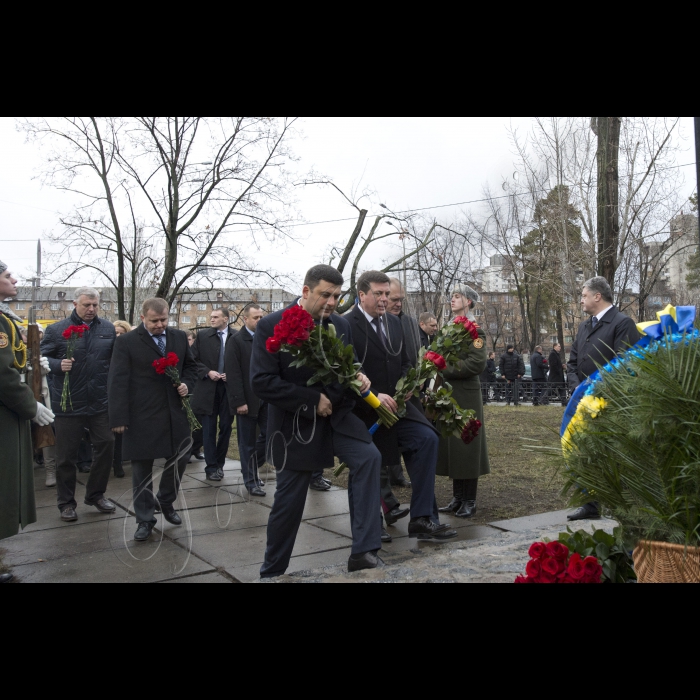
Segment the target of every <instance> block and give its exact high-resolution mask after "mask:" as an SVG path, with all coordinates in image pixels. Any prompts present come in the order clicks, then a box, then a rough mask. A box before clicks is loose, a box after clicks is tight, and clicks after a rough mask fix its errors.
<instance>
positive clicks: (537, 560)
mask: <svg viewBox="0 0 700 700" xmlns="http://www.w3.org/2000/svg"><path fill="white" fill-rule="evenodd" d="M525 573H526V575H525V576H518V578H517V579H516V581H515V583H517V584H519V585H522V584H547V585H551V584H600V583H601V582H602V580H603V567H602V566H601V565H600V562H599V561H598V559H596V558H595V557H587V558H586V559H582V558H581V555H580V554H578V553H573V554H572V553H571V551H570V550H569V548H568V547H567V546H566V545H564V544H562V543H561V542H549V543H548V544H545V543H544V542H535V544H533V545H532V547H530V561H529V563H528V565H527V570H526V572H525Z"/></svg>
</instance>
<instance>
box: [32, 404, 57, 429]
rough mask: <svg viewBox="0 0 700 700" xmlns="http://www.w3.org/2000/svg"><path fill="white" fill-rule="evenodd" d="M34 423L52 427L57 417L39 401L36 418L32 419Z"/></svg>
mask: <svg viewBox="0 0 700 700" xmlns="http://www.w3.org/2000/svg"><path fill="white" fill-rule="evenodd" d="M32 420H33V422H34V423H36V424H37V425H41V426H47V425H51V423H53V422H54V421H55V420H56V416H55V415H54V414H53V411H51V410H50V409H48V408H46V406H44V404H43V403H39V402H38V401H37V404H36V416H34V418H33V419H32Z"/></svg>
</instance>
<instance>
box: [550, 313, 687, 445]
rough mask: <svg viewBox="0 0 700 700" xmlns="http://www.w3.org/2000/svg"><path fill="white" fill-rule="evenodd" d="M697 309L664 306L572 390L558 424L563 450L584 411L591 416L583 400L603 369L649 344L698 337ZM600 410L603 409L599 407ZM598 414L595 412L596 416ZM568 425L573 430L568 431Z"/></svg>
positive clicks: (608, 369)
mask: <svg viewBox="0 0 700 700" xmlns="http://www.w3.org/2000/svg"><path fill="white" fill-rule="evenodd" d="M696 315H697V309H696V308H695V307H694V306H671V305H669V306H667V307H666V308H665V309H664V310H663V311H660V312H659V313H657V314H656V316H657V318H658V320H656V321H650V322H648V323H639V324H637V329H638V330H639V332H640V333H641V334H642V338H641V340H640V341H639V342H638V343H637V344H636V345H634V346H633V347H632V348H630V349H629V350H628V351H627V352H626V353H625V354H624V355H621V356H620V357H616V358H615V359H614V360H612V362H610V363H608V364H607V365H606V366H605V367H603V368H602V369H600V370H599V371H598V372H595V374H592V375H591V376H590V377H589V378H588V379H587V380H586V381H585V382H583V383H582V384H580V385H579V387H578V388H577V389H576V391H575V392H574V395H573V396H572V397H571V401H569V405H568V406H567V408H566V412H565V413H564V421H563V422H562V426H561V437H562V440H563V442H564V450H565V451H566V449H567V445H568V444H569V441H570V437H571V435H572V432H573V429H574V428H575V427H576V426H577V425H579V424H581V423H582V421H583V414H584V413H589V414H591V415H593V412H592V411H591V410H589V409H590V404H591V402H590V400H586V401H584V398H585V397H593V396H594V394H595V385H596V383H597V382H599V381H600V378H601V373H602V372H612V371H613V370H615V369H616V368H617V367H619V366H620V365H622V364H624V363H625V361H626V360H627V359H628V358H629V357H632V356H636V357H639V356H641V353H640V350H643V349H644V348H648V347H649V346H650V345H651V344H652V343H656V342H664V341H666V340H667V339H668V340H669V341H670V342H673V343H678V342H682V341H683V340H685V339H686V338H687V337H688V336H692V337H699V338H700V333H699V332H698V331H696V330H695V318H696ZM600 409H601V410H602V409H604V406H601V407H600ZM597 415H598V413H595V415H593V417H594V418H595V417H596V416H597ZM570 428H571V429H572V430H570Z"/></svg>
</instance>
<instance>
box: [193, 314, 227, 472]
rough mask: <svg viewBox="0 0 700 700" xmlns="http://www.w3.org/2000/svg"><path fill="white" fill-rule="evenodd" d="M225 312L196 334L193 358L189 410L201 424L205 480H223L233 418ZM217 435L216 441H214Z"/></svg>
mask: <svg viewBox="0 0 700 700" xmlns="http://www.w3.org/2000/svg"><path fill="white" fill-rule="evenodd" d="M229 323H230V314H229V312H228V310H226V309H216V310H214V311H212V312H211V328H210V329H209V330H206V331H201V332H200V333H198V334H197V339H196V340H195V341H194V345H192V355H193V356H194V359H195V361H196V362H197V369H198V374H199V378H198V381H197V385H196V386H195V387H194V388H193V390H192V391H193V393H194V397H193V399H192V410H193V411H194V412H195V414H196V415H197V416H198V417H199V419H200V421H201V423H202V436H203V440H204V458H205V460H206V463H207V466H206V473H207V480H208V481H216V482H219V481H221V480H222V479H223V478H224V466H225V465H226V455H227V454H228V448H229V445H230V443H231V433H232V431H233V415H232V414H231V406H230V404H229V400H228V393H227V391H226V381H227V376H226V368H225V364H226V348H227V347H228V345H229V343H230V342H231V339H232V338H233V336H234V333H233V332H232V331H231V330H230V329H229ZM217 432H218V438H217Z"/></svg>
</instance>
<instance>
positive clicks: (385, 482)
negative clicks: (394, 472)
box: [380, 467, 401, 515]
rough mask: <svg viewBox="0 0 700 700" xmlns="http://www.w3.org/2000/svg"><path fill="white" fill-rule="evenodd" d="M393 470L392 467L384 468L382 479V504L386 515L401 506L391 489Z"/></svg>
mask: <svg viewBox="0 0 700 700" xmlns="http://www.w3.org/2000/svg"><path fill="white" fill-rule="evenodd" d="M391 469H392V468H391V467H382V472H381V479H380V493H381V498H382V500H381V504H382V510H383V511H384V514H385V515H386V514H387V513H391V511H392V510H394V508H398V507H399V506H400V505H401V503H399V500H398V498H396V496H394V491H393V490H392V488H391Z"/></svg>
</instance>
